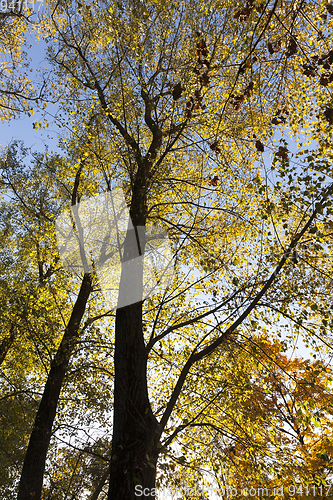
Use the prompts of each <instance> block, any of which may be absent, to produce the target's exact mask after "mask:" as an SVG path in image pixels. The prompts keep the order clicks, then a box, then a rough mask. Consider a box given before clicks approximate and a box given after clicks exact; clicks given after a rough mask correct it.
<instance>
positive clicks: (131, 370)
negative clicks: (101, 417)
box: [108, 302, 158, 500]
mask: <svg viewBox="0 0 333 500" xmlns="http://www.w3.org/2000/svg"><path fill="white" fill-rule="evenodd" d="M141 312H142V303H141V302H139V303H136V304H132V305H130V306H127V307H123V308H121V309H118V311H117V316H116V345H115V388H114V419H113V422H114V424H113V425H114V427H113V437H112V453H111V464H110V485H109V496H108V498H109V500H134V499H135V498H138V496H137V495H135V493H136V492H137V491H139V490H138V488H139V489H140V488H145V489H148V490H149V492H151V490H152V489H153V488H154V486H155V474H156V469H155V467H156V461H157V456H158V454H157V450H158V448H157V442H158V425H157V421H156V419H155V417H154V416H153V414H152V411H151V407H150V403H149V400H148V392H147V379H146V364H147V355H146V349H145V346H144V343H143V336H142V331H140V330H141V328H142V327H141V324H142V314H141ZM136 487H137V490H136ZM148 490H147V492H148ZM145 498H149V499H151V498H154V495H148V494H147V495H146V496H145Z"/></svg>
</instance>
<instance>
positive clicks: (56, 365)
mask: <svg viewBox="0 0 333 500" xmlns="http://www.w3.org/2000/svg"><path fill="white" fill-rule="evenodd" d="M91 280H92V277H91V275H90V274H85V275H84V277H83V280H82V283H81V288H80V291H79V295H78V297H77V300H76V303H75V305H74V307H73V311H72V315H71V318H70V320H69V322H68V325H67V328H66V330H65V333H64V336H63V338H62V341H61V343H60V346H59V348H58V351H57V353H56V355H55V357H54V359H53V361H52V363H51V370H50V373H49V375H48V378H47V382H46V384H45V388H44V393H43V396H42V399H41V402H40V405H39V408H38V411H37V415H36V418H35V422H34V426H33V430H32V433H31V436H30V441H29V445H28V449H27V453H26V455H25V459H24V464H23V469H22V474H21V479H20V484H19V493H18V497H17V500H39V499H40V497H41V491H42V485H43V475H44V469H45V460H46V454H47V450H48V447H49V443H50V438H51V430H52V425H53V421H54V418H55V415H56V409H57V404H58V400H59V395H60V391H61V387H62V384H63V381H64V378H65V375H66V371H67V368H68V364H69V360H70V356H71V354H72V352H73V349H74V347H75V344H76V340H77V337H78V333H79V327H80V322H81V320H82V316H83V314H84V311H85V308H86V304H87V300H88V297H89V295H90V292H91Z"/></svg>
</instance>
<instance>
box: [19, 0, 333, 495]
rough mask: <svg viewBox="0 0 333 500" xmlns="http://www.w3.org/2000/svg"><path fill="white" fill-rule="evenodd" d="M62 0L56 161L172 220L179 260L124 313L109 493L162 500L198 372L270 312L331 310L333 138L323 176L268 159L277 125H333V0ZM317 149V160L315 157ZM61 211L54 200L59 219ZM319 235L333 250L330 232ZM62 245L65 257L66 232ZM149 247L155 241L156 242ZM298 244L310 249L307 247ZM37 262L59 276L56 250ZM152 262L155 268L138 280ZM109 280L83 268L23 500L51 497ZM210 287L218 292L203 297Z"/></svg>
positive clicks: (123, 286) (283, 158) (71, 180)
mask: <svg viewBox="0 0 333 500" xmlns="http://www.w3.org/2000/svg"><path fill="white" fill-rule="evenodd" d="M49 6H50V14H49V16H47V17H45V19H44V21H43V22H44V25H43V29H44V35H43V36H44V38H45V40H46V41H47V42H48V43H49V54H48V57H49V60H50V62H51V63H52V65H53V66H54V71H55V78H54V82H53V85H54V92H55V93H56V94H57V95H58V98H59V100H60V101H61V108H62V109H61V113H64V112H65V114H66V117H65V123H64V125H65V124H66V122H67V126H69V128H70V129H71V133H70V134H69V133H67V134H66V133H65V132H64V134H63V147H64V150H65V151H66V160H63V161H59V162H58V163H59V164H57V162H56V161H55V162H54V163H53V180H54V182H55V183H56V184H57V185H62V186H64V187H65V191H66V192H67V204H69V205H75V204H76V203H77V202H78V201H79V200H80V201H81V202H82V201H83V200H85V199H88V198H90V197H91V196H92V195H94V194H97V193H101V192H103V191H105V190H107V189H111V188H114V187H121V188H122V189H123V190H124V193H125V198H126V201H127V203H128V208H129V214H130V218H131V221H132V224H133V226H134V230H135V229H136V230H137V231H139V229H138V228H140V227H149V225H153V224H156V223H159V224H160V225H161V226H162V227H164V228H165V229H167V231H168V234H169V237H170V240H171V242H172V246H173V250H174V254H175V260H176V262H177V265H178V267H177V268H176V272H175V277H174V280H173V282H172V284H171V285H170V287H169V288H168V289H167V290H166V291H165V293H162V292H161V293H158V294H156V295H155V296H153V297H149V298H148V299H145V300H142V301H138V302H135V303H134V304H130V305H127V306H125V307H119V308H118V309H117V311H116V317H115V322H114V328H115V337H114V388H113V398H114V399H113V407H112V403H111V402H110V410H111V409H112V413H113V426H112V450H111V460H110V466H109V469H110V479H109V493H108V495H109V498H110V499H111V498H112V499H122V500H123V499H132V498H135V491H136V490H135V488H136V487H142V488H146V489H147V490H146V491H148V495H145V496H146V498H154V496H155V494H154V487H155V480H156V470H157V463H158V458H159V456H160V453H161V450H163V448H162V442H163V441H165V442H167V443H168V444H169V445H170V444H171V443H172V436H173V434H174V433H175V427H176V425H175V421H176V420H177V419H181V418H182V413H183V410H182V409H183V408H184V405H185V404H190V405H193V404H194V402H195V395H194V394H193V389H192V387H193V384H194V381H195V379H196V377H197V376H198V373H200V370H201V369H202V370H207V369H208V367H209V360H210V359H213V356H215V355H216V354H217V353H220V352H223V349H224V348H225V346H227V345H229V343H231V342H233V341H234V339H237V338H238V336H240V335H242V332H244V331H246V329H247V328H248V326H249V324H252V325H254V326H255V325H257V326H259V327H260V325H261V322H263V323H266V324H267V325H270V324H271V323H272V315H274V320H275V321H278V319H277V318H278V315H282V316H283V315H284V316H288V317H289V318H291V320H292V321H294V323H295V324H297V325H298V328H303V325H302V322H301V321H300V320H299V315H301V314H303V313H305V311H306V313H307V315H308V316H307V318H309V317H310V316H311V318H315V319H316V320H317V319H318V318H319V317H320V313H321V310H320V309H318V310H316V309H311V306H313V303H312V302H313V299H312V296H313V293H314V291H316V293H321V294H322V297H323V298H322V305H324V304H325V301H326V300H327V297H329V296H330V294H331V285H330V280H329V278H328V276H327V275H328V271H329V266H330V264H329V263H327V261H326V262H324V261H323V255H324V253H325V252H328V254H330V233H329V232H328V231H326V230H325V228H326V227H329V222H330V219H329V216H330V211H329V210H330V209H329V203H330V196H331V186H330V185H327V184H325V181H326V177H325V175H329V174H330V171H329V169H328V167H327V165H326V164H325V166H324V165H323V164H324V161H325V160H326V158H327V157H329V154H330V150H329V146H325V150H323V149H322V150H320V151H318V152H317V153H318V154H317V158H318V161H319V162H322V166H321V169H322V171H323V175H322V176H319V177H318V178H316V177H315V176H314V175H312V174H309V173H306V172H305V169H304V172H300V171H299V168H298V169H297V168H295V164H293V163H292V162H290V161H289V160H290V158H289V151H288V148H287V145H286V144H284V143H281V145H280V146H279V148H278V149H277V150H276V151H274V153H275V155H274V160H273V162H272V170H271V171H267V172H265V171H264V169H263V168H260V166H261V165H260V164H259V165H258V163H256V161H255V160H256V159H257V158H258V155H261V153H263V152H264V149H265V147H267V144H269V137H271V135H272V133H273V131H274V127H276V126H282V125H284V124H289V125H290V126H292V127H294V128H295V129H296V126H297V125H299V124H300V120H302V119H303V121H304V122H306V120H307V119H308V116H309V115H310V114H311V112H312V111H313V108H316V107H317V108H316V109H317V110H318V116H319V118H320V120H319V126H318V130H317V131H316V135H315V136H314V137H315V138H316V139H317V140H319V141H320V139H321V136H320V134H324V133H325V132H326V131H327V129H329V132H330V133H331V124H332V123H331V122H332V120H331V115H330V109H331V108H330V104H329V102H328V100H327V99H328V97H326V94H327V93H328V92H329V89H330V87H329V86H330V83H331V81H330V76H327V77H325V76H323V75H321V71H322V70H321V67H323V68H324V69H325V71H328V67H329V66H330V40H331V37H330V34H331V28H332V22H331V18H330V17H329V16H330V9H329V8H326V7H325V4H324V2H308V3H306V2H304V1H300V2H294V1H290V2H281V1H279V0H275V1H267V2H266V3H262V4H257V3H255V2H252V1H250V2H247V3H246V5H245V4H244V5H243V4H241V3H239V4H235V3H234V2H228V1H225V2H222V3H221V2H219V3H217V2H208V3H206V4H205V5H204V6H200V7H198V4H197V3H196V2H188V1H186V2H173V3H171V4H166V3H164V2H159V3H155V2H153V1H152V2H146V3H145V4H144V3H141V2H132V1H129V2H118V3H114V4H112V5H110V4H109V3H108V2H98V3H94V4H92V3H89V2H84V1H82V2H80V3H78V4H77V3H72V4H71V3H66V4H62V2H56V3H54V4H52V2H50V3H49ZM324 14H325V16H326V18H327V19H326V21H327V20H328V24H327V25H325V31H324V29H323V26H322V25H323V23H324V22H326V21H325V19H324V17H323V16H324ZM315 43H317V44H318V47H317V48H316V53H315V54H314V44H315ZM311 57H312V59H311ZM316 57H317V59H316ZM321 60H322V61H323V64H322V65H321V62H320V61H321ZM325 65H326V66H325ZM313 74H314V75H318V78H319V79H320V81H321V82H322V83H325V84H324V85H321V87H320V89H319V90H318V89H317V86H316V83H317V81H316V80H312V81H313V83H314V85H313V86H312V87H313V88H312V87H311V89H312V90H311V93H312V95H311V93H310V97H309V91H308V88H307V87H308V86H309V80H308V79H309V78H310V77H312V76H313ZM309 75H310V76H309ZM313 78H315V77H313ZM324 78H326V80H327V82H326V80H325V81H324ZM310 81H311V80H310ZM305 82H306V84H305ZM326 83H327V84H326ZM315 87H316V89H315ZM322 102H326V103H327V104H325V106H326V107H325V110H324V112H323V111H322V110H321V107H322ZM300 110H301V112H300ZM58 119H59V120H61V116H60V115H59V118H58ZM269 147H270V148H272V146H269ZM325 155H326V156H325ZM303 157H305V158H307V160H308V163H310V164H311V162H313V161H314V159H313V158H314V157H313V156H312V160H311V156H310V155H309V154H308V153H307V152H306V151H305V152H304V153H303ZM261 158H262V157H261ZM274 169H275V170H274ZM275 172H276V177H275V176H274V173H275ZM264 174H266V175H264ZM296 176H297V177H296ZM295 177H296V180H297V182H295ZM42 179H43V178H42ZM13 189H16V186H15V184H14V185H13ZM65 196H66V195H65ZM61 199H64V194H63V197H62V198H61ZM23 200H24V199H23ZM21 203H22V200H21ZM58 213H59V211H58V212H57V210H55V209H54V208H52V207H51V208H50V214H49V217H50V219H51V221H52V222H54V220H55V216H56V215H57V214H58ZM46 234H47V233H44V234H43V237H44V238H45V237H46ZM50 234H52V232H51V233H50ZM318 234H319V236H318ZM320 234H322V235H323V236H320ZM321 237H324V240H325V243H324V245H320V241H319V242H318V241H317V239H316V238H321ZM314 239H315V241H313V240H314ZM305 240H310V241H305ZM132 241H133V238H132V230H131V231H130V230H129V231H128V232H127V235H126V238H125V239H124V242H123V249H122V251H123V255H124V263H125V262H128V261H130V260H133V259H134V258H135V257H136V256H137V253H136V252H137V249H136V247H135V248H134V247H133V244H132ZM49 243H50V244H51V246H52V245H53V250H52V252H54V253H55V252H56V250H55V248H56V245H55V238H54V233H53V235H52V238H50V241H49ZM140 243H141V247H142V248H141V250H142V251H143V250H144V248H145V244H146V242H145V237H143V238H142V240H141V241H140ZM300 244H303V245H305V244H307V245H308V247H309V248H308V250H307V251H308V252H309V255H308V256H306V255H305V256H302V255H301V251H300V250H299V245H300ZM315 253H316V255H317V256H318V260H317V261H316V265H315V266H314V265H313V263H312V262H311V257H312V256H313V255H314V254H315ZM309 256H310V258H309ZM300 258H301V261H300ZM38 263H39V264H40V265H39V272H40V273H41V274H40V277H41V279H42V280H43V276H44V274H45V272H47V271H45V268H44V265H45V261H44V260H40V259H38ZM130 269H131V268H130V266H128V265H126V264H124V265H123V268H122V276H121V280H120V284H119V297H120V299H119V300H120V302H119V303H120V304H121V303H122V298H123V297H125V298H126V297H127V296H128V294H129V293H130V290H129V287H128V283H130V282H131V278H132V275H131V274H130ZM191 269H192V270H193V269H194V270H195V271H191ZM143 273H144V270H143V265H142V263H141V267H140V266H139V269H138V271H137V275H138V277H139V281H140V280H141V281H142V279H143ZM310 273H311V277H312V279H311V282H309V275H310ZM97 274H98V273H97ZM140 276H141V278H140ZM69 279H70V278H69ZM93 279H94V278H93V272H89V273H87V272H86V273H85V274H84V275H83V276H81V278H80V280H81V281H80V285H79V291H78V289H77V288H76V293H77V299H76V301H75V303H74V305H73V306H72V308H70V306H68V309H67V315H66V319H65V326H64V329H63V337H62V338H61V339H60V338H59V341H58V344H57V351H56V352H54V354H53V357H52V361H51V362H50V363H49V365H48V374H47V380H46V383H45V387H44V390H43V396H42V399H41V402H40V404H39V408H38V411H37V414H36V418H35V422H34V424H33V430H32V433H31V436H30V441H29V445H28V449H27V453H26V456H25V460H24V464H23V470H22V476H21V480H20V487H19V495H18V498H19V499H20V500H22V499H31V498H35V499H38V498H41V491H42V482H43V473H44V469H45V460H46V456H47V450H48V447H49V445H50V440H51V432H52V427H53V424H54V421H55V418H56V410H57V406H58V404H59V398H60V394H61V390H64V389H65V386H64V383H65V381H66V375H68V373H69V371H70V366H71V362H73V361H71V360H74V359H75V357H76V356H77V354H76V352H77V351H76V350H77V348H78V345H79V344H78V343H79V342H80V340H83V338H82V336H84V334H85V333H86V332H87V327H88V326H89V324H91V322H95V321H98V320H100V321H105V314H107V311H106V310H104V311H103V313H101V314H97V315H95V314H94V315H93V316H90V312H89V314H87V311H86V308H87V306H89V308H90V298H91V296H92V291H93ZM295 280H297V286H295V284H294V283H295ZM74 281H75V280H74ZM71 283H73V281H69V284H71ZM77 285H78V283H77V282H76V286H77ZM63 286H64V285H63ZM74 290H75V288H73V291H74ZM73 291H71V292H69V294H68V299H69V297H70V295H72V296H73ZM95 291H96V293H98V290H97V288H96V289H95ZM324 294H326V295H325V298H324ZM196 295H197V296H198V295H201V296H202V295H205V297H204V299H203V300H202V301H201V303H198V302H196V300H197V301H199V302H200V296H199V297H197V299H196V297H195V296H196ZM300 300H302V306H300V305H299V304H298V302H299V301H300ZM68 302H69V300H68ZM94 307H95V306H92V309H91V310H92V311H93V310H94ZM322 308H324V307H322ZM309 310H310V311H312V312H308V311H309ZM103 314H104V317H103V319H102V318H101V317H102V316H103ZM259 316H260V321H259ZM84 318H86V322H85V323H84V321H85V319H84ZM111 321H113V320H111ZM325 321H327V320H326V319H325ZM303 323H304V322H303ZM111 324H113V323H111ZM324 326H325V325H324ZM58 332H59V330H58ZM207 360H208V361H207ZM215 390H216V391H217V392H216V393H215V394H214V389H212V392H211V398H212V399H214V397H216V396H217V393H218V390H217V389H215ZM180 425H182V424H180ZM184 425H185V427H184V429H186V424H184ZM178 427H179V425H178ZM102 475H104V473H103V474H102ZM51 486H52V485H51Z"/></svg>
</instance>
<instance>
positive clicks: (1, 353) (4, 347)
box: [0, 325, 15, 366]
mask: <svg viewBox="0 0 333 500" xmlns="http://www.w3.org/2000/svg"><path fill="white" fill-rule="evenodd" d="M14 340H15V329H14V326H13V325H11V327H10V331H9V336H8V337H5V338H4V339H3V341H2V342H1V344H0V366H1V365H2V363H3V362H4V360H5V357H6V356H7V354H8V351H9V349H10V348H11V347H12V345H13V343H14Z"/></svg>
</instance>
